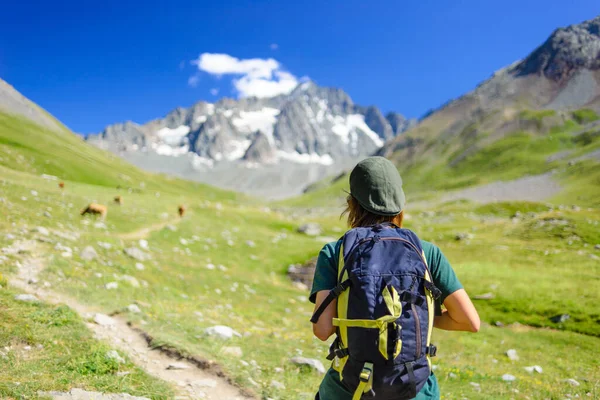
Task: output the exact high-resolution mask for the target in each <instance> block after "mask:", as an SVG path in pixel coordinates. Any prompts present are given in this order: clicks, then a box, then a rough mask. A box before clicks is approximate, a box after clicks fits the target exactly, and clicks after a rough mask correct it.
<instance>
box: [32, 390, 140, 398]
mask: <svg viewBox="0 0 600 400" xmlns="http://www.w3.org/2000/svg"><path fill="white" fill-rule="evenodd" d="M38 394H39V395H40V396H48V397H51V398H52V399H53V400H150V399H149V398H147V397H137V396H132V395H130V394H127V393H121V394H105V393H100V392H88V391H87V390H82V389H71V391H69V392H67V393H61V392H38Z"/></svg>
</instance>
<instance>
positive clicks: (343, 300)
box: [332, 241, 349, 380]
mask: <svg viewBox="0 0 600 400" xmlns="http://www.w3.org/2000/svg"><path fill="white" fill-rule="evenodd" d="M337 270H338V282H345V281H347V280H348V278H349V276H348V271H346V269H345V268H344V242H343V241H342V244H341V245H340V252H339V254H338V269H337ZM337 316H338V318H342V319H345V318H347V317H348V291H347V290H344V291H342V292H341V293H340V294H339V296H338V298H337ZM337 342H338V343H337V344H336V346H337V350H338V354H335V359H334V360H333V363H332V367H333V369H334V370H336V371H338V372H339V374H340V380H342V379H343V377H342V370H343V369H344V366H345V365H346V362H347V361H348V354H347V353H344V351H346V352H347V348H348V329H347V327H345V326H340V327H338V329H337ZM338 355H339V356H338Z"/></svg>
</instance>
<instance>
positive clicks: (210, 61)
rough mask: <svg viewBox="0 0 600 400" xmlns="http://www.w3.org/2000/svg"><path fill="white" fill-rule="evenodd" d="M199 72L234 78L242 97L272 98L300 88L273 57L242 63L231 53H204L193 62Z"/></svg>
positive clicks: (292, 76)
mask: <svg viewBox="0 0 600 400" xmlns="http://www.w3.org/2000/svg"><path fill="white" fill-rule="evenodd" d="M192 63H193V64H195V65H197V66H198V69H199V70H200V71H204V72H207V73H209V74H211V75H215V76H217V77H220V76H222V75H234V76H237V77H238V78H235V79H233V86H234V88H235V89H236V91H237V93H238V95H239V97H251V96H256V97H272V96H277V95H279V94H287V93H290V92H291V91H292V90H294V88H295V87H296V86H297V85H298V79H296V77H295V76H294V75H292V74H291V73H289V72H286V71H284V70H283V69H282V68H281V64H279V62H278V61H277V60H274V59H272V58H268V59H262V58H250V59H245V60H240V59H239V58H236V57H232V56H230V55H228V54H212V53H203V54H201V55H200V57H199V58H198V59H197V60H195V61H192Z"/></svg>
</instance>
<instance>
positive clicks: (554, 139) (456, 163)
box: [282, 109, 600, 206]
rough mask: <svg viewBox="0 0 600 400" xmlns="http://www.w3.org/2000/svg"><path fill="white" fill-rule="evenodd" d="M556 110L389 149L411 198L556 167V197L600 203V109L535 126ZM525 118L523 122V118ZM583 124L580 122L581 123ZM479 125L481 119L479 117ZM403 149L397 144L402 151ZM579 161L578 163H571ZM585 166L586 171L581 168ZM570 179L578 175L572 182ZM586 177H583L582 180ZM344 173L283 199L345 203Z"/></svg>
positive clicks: (527, 113)
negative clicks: (503, 126) (411, 150)
mask: <svg viewBox="0 0 600 400" xmlns="http://www.w3.org/2000/svg"><path fill="white" fill-rule="evenodd" d="M555 114H556V112H555V111H552V110H546V111H523V112H522V113H521V114H520V115H519V118H518V119H517V120H516V122H513V123H510V124H509V125H510V126H518V125H519V124H521V125H524V124H525V125H526V122H528V121H534V122H535V124H534V125H533V126H531V125H529V129H528V130H517V131H511V132H509V133H505V134H501V135H497V134H492V133H491V132H487V131H483V130H482V128H481V126H479V125H476V124H475V125H474V124H471V125H468V126H467V127H465V128H464V130H463V134H462V135H459V136H460V137H459V138H455V139H453V140H451V141H448V142H445V141H444V140H442V139H440V138H431V139H429V140H430V141H429V142H427V143H424V144H422V145H420V146H419V148H420V149H422V150H423V151H422V152H417V154H418V155H412V156H411V157H410V158H409V159H406V160H404V159H403V158H402V157H401V156H400V155H397V154H395V153H394V154H392V155H389V157H390V158H392V159H394V158H396V159H397V161H396V164H397V165H398V169H399V171H400V173H401V174H402V177H403V180H404V185H405V189H406V192H407V194H408V196H409V200H410V201H412V202H416V201H419V200H426V199H430V198H431V197H435V196H438V195H439V194H440V193H441V192H447V191H452V190H458V189H462V188H466V187H471V186H475V185H483V184H487V183H492V182H496V181H509V180H513V179H516V178H520V177H523V176H528V175H538V174H543V173H546V172H550V171H559V172H560V174H559V175H558V176H557V179H558V180H559V181H560V182H561V184H563V185H564V186H565V187H566V188H565V190H563V192H562V193H561V194H560V195H559V196H558V197H556V201H563V202H568V203H577V204H581V205H590V206H598V205H600V200H599V199H600V187H599V186H598V185H597V184H594V182H598V179H600V163H599V162H598V161H599V160H600V156H598V155H596V156H590V157H589V159H588V157H586V155H589V154H596V153H597V152H598V151H600V126H598V125H596V126H594V127H590V128H589V129H586V128H585V127H586V125H585V124H587V123H589V122H592V121H596V120H597V119H598V115H597V114H596V113H595V112H594V111H592V110H587V109H583V110H578V111H575V112H573V113H572V114H570V116H569V118H568V119H566V120H564V121H562V122H561V123H560V124H558V125H547V126H546V127H545V128H544V129H543V130H540V129H542V128H541V127H538V126H537V125H538V124H541V121H544V120H545V119H546V118H548V117H552V116H555ZM523 121H525V123H524V122H523ZM582 124H584V125H582ZM482 125H485V123H483V124H482ZM403 151H404V150H399V151H398V153H402V152H403ZM574 165H577V166H578V167H577V168H574V167H573V166H574ZM584 170H585V171H586V172H585V174H582V173H580V172H581V171H584ZM573 179H576V180H577V181H580V183H581V185H576V184H574V182H573ZM584 182H585V183H584ZM347 185H348V176H342V177H337V178H336V179H335V180H334V181H331V179H326V180H324V181H323V182H320V183H319V184H316V185H313V186H314V190H310V191H308V192H307V193H306V194H305V195H303V196H301V197H298V198H294V199H290V200H286V201H284V202H282V204H285V205H291V206H324V205H328V204H329V205H334V204H336V205H337V204H343V198H344V196H345V194H344V190H347Z"/></svg>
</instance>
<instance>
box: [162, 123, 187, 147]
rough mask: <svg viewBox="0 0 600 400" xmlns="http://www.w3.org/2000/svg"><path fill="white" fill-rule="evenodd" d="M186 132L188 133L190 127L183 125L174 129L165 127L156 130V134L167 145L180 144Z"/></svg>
mask: <svg viewBox="0 0 600 400" xmlns="http://www.w3.org/2000/svg"><path fill="white" fill-rule="evenodd" d="M188 133H190V127H189V126H185V125H180V126H178V127H177V128H175V129H170V128H166V127H165V128H162V129H159V130H158V132H156V134H157V136H158V137H159V138H161V139H162V141H163V142H165V144H167V145H169V146H176V145H179V144H181V142H182V140H183V139H185V137H186V135H187V134H188Z"/></svg>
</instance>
